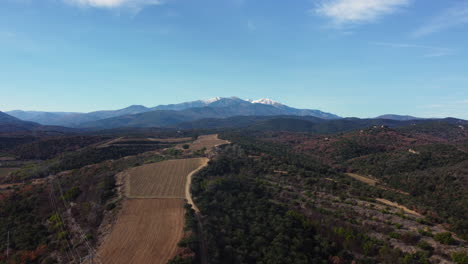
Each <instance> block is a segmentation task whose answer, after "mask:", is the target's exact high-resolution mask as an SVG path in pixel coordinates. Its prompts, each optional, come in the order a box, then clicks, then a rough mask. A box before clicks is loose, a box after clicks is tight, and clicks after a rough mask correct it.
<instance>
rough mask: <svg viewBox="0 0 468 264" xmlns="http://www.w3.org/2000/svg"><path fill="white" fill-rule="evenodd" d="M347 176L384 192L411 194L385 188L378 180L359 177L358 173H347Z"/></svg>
mask: <svg viewBox="0 0 468 264" xmlns="http://www.w3.org/2000/svg"><path fill="white" fill-rule="evenodd" d="M345 174H346V175H348V176H349V177H351V178H353V179H355V180H358V181H360V182H363V183H365V184H369V185H371V186H374V187H377V188H379V189H382V190H387V191H392V192H397V193H401V194H404V195H409V193H407V192H404V191H401V190H397V189H393V188H390V187H387V186H384V185H382V184H381V183H380V182H379V181H378V180H374V179H372V178H369V177H365V176H362V175H359V174H356V173H345Z"/></svg>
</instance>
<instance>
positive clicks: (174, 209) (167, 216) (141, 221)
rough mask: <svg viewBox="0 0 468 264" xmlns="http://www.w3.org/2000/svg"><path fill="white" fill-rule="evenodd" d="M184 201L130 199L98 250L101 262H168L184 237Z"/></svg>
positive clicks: (114, 263) (156, 263) (155, 263)
mask: <svg viewBox="0 0 468 264" xmlns="http://www.w3.org/2000/svg"><path fill="white" fill-rule="evenodd" d="M183 204H184V201H183V200H182V199H129V200H126V201H125V202H124V203H123V208H122V211H121V213H120V216H119V218H118V220H117V222H116V223H115V225H114V227H113V230H112V233H111V234H110V235H109V236H108V237H107V239H106V240H105V241H104V243H103V244H102V246H101V248H100V249H99V251H98V254H99V257H100V260H101V261H102V263H104V264H106V263H109V264H110V263H113V264H118V263H122V264H124V263H125V264H127V263H154V264H158V263H161V264H162V263H167V261H168V260H169V259H171V258H172V257H173V256H175V255H176V253H177V250H178V249H177V243H178V242H179V240H180V239H181V238H182V236H183V228H184V213H185V211H184V207H183Z"/></svg>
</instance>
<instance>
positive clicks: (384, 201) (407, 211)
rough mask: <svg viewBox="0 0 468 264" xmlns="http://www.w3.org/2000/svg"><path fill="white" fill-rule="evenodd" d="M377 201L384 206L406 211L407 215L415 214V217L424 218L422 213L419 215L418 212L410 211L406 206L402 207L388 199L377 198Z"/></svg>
mask: <svg viewBox="0 0 468 264" xmlns="http://www.w3.org/2000/svg"><path fill="white" fill-rule="evenodd" d="M375 200H376V201H378V202H381V203H383V204H386V205H389V206H393V207H395V208H398V209H401V210H403V211H405V212H406V213H409V214H413V215H417V216H422V215H421V214H420V213H418V212H416V211H414V210H411V209H409V208H408V207H406V206H403V205H400V204H398V203H395V202H392V201H389V200H387V199H382V198H376V199H375Z"/></svg>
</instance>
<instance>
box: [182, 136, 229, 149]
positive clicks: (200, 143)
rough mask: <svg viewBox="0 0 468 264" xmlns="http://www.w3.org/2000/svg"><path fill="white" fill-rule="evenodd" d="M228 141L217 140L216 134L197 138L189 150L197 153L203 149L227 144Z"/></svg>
mask: <svg viewBox="0 0 468 264" xmlns="http://www.w3.org/2000/svg"><path fill="white" fill-rule="evenodd" d="M228 143H229V141H227V140H223V139H219V138H218V135H217V134H212V135H203V136H199V137H198V138H197V140H195V141H194V142H193V143H192V144H190V150H193V151H197V150H200V149H203V148H206V149H210V148H213V147H216V146H218V145H223V144H228Z"/></svg>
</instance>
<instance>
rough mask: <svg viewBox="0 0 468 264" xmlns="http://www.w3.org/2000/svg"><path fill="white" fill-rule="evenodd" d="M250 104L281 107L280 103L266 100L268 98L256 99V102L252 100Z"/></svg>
mask: <svg viewBox="0 0 468 264" xmlns="http://www.w3.org/2000/svg"><path fill="white" fill-rule="evenodd" d="M251 103H253V104H265V105H272V106H281V105H283V104H282V103H279V102H276V101H273V100H271V99H268V98H261V99H258V100H253V101H251Z"/></svg>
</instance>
